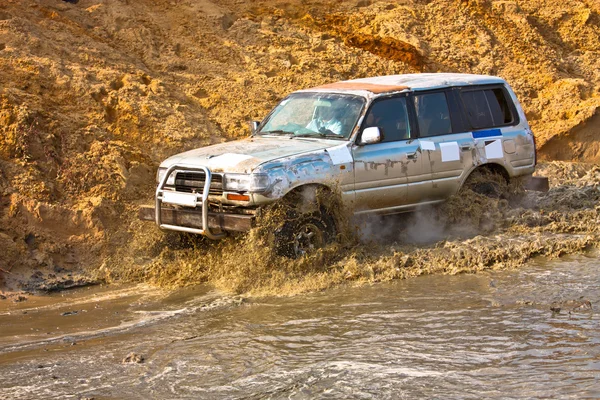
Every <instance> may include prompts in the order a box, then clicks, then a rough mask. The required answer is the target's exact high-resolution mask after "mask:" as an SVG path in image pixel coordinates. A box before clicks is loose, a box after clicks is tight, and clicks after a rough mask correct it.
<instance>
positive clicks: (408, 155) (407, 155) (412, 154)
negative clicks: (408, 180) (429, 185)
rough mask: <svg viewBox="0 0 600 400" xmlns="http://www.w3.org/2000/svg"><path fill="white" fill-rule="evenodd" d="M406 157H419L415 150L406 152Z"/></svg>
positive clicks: (412, 158) (411, 158)
mask: <svg viewBox="0 0 600 400" xmlns="http://www.w3.org/2000/svg"><path fill="white" fill-rule="evenodd" d="M406 158H408V159H410V160H414V159H415V158H417V152H416V151H413V152H412V153H406Z"/></svg>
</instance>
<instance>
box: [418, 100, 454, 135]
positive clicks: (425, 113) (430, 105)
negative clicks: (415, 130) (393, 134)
mask: <svg viewBox="0 0 600 400" xmlns="http://www.w3.org/2000/svg"><path fill="white" fill-rule="evenodd" d="M414 101H415V111H416V113H417V121H418V122H419V132H420V135H421V137H426V136H437V135H444V134H446V133H451V132H452V121H451V120H450V110H449V109H448V101H447V99H446V93H444V92H436V93H426V94H418V95H415V96H414Z"/></svg>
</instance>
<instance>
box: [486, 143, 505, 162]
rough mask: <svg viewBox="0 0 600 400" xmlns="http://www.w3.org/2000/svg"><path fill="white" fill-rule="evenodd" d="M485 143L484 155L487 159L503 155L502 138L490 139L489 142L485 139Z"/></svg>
mask: <svg viewBox="0 0 600 400" xmlns="http://www.w3.org/2000/svg"><path fill="white" fill-rule="evenodd" d="M485 143H486V145H485V156H486V158H487V159H488V160H489V159H492V158H502V157H504V152H503V151H502V140H494V141H491V143H489V142H488V141H486V142H485ZM488 143H489V144H488Z"/></svg>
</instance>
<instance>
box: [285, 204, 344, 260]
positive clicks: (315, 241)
mask: <svg viewBox="0 0 600 400" xmlns="http://www.w3.org/2000/svg"><path fill="white" fill-rule="evenodd" d="M334 238H335V224H334V222H333V218H331V216H329V215H328V214H327V213H326V212H324V211H320V212H319V211H315V212H312V213H306V214H300V215H296V216H290V218H289V219H287V220H286V221H285V222H284V223H283V225H282V226H281V228H279V229H278V230H277V231H276V232H275V246H276V249H277V253H278V254H279V255H282V256H285V257H290V258H299V257H302V256H304V255H307V254H311V253H314V252H315V251H316V250H318V249H320V248H322V247H324V246H325V245H327V244H328V243H331V242H332V241H333V239H334Z"/></svg>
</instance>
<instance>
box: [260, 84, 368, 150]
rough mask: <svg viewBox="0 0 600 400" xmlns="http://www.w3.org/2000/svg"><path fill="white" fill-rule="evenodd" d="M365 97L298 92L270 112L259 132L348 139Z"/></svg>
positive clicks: (262, 133) (261, 133)
mask: <svg viewBox="0 0 600 400" xmlns="http://www.w3.org/2000/svg"><path fill="white" fill-rule="evenodd" d="M364 104H365V99H363V98H362V97H359V96H354V95H345V94H333V93H294V94H292V95H290V96H289V97H287V98H286V99H284V100H283V101H282V102H281V103H279V105H277V107H275V109H274V110H273V112H272V113H271V114H270V115H269V117H268V118H267V121H266V122H265V124H264V125H263V127H262V128H261V129H260V131H258V132H257V134H258V135H293V136H295V137H327V138H337V139H348V138H349V137H350V134H351V133H352V129H353V128H354V126H355V125H356V121H357V120H358V117H359V116H360V112H361V110H362V108H363V105H364Z"/></svg>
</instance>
